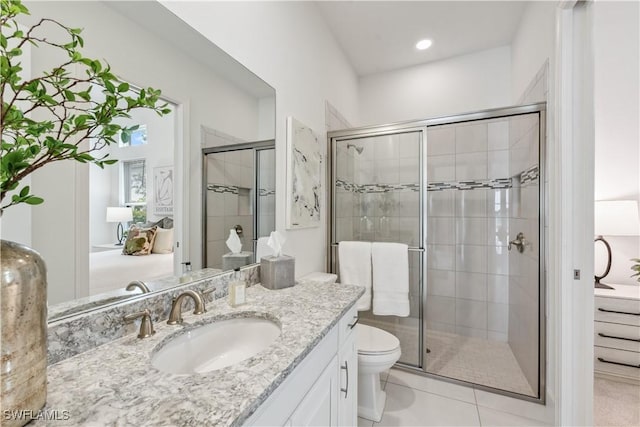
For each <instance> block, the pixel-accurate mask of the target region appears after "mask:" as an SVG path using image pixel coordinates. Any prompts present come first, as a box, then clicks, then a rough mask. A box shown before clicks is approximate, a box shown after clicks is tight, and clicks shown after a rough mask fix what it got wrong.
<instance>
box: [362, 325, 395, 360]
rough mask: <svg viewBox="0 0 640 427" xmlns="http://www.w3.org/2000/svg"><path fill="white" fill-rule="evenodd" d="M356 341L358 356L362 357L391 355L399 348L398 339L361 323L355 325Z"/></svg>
mask: <svg viewBox="0 0 640 427" xmlns="http://www.w3.org/2000/svg"><path fill="white" fill-rule="evenodd" d="M356 341H357V345H358V354H360V355H363V356H366V355H369V356H376V355H380V356H382V355H387V354H392V353H396V352H397V351H398V350H399V348H400V341H399V340H398V338H396V337H395V336H393V335H392V334H390V333H389V332H387V331H383V330H382V329H379V328H374V327H372V326H369V325H363V324H362V323H358V324H357V325H356Z"/></svg>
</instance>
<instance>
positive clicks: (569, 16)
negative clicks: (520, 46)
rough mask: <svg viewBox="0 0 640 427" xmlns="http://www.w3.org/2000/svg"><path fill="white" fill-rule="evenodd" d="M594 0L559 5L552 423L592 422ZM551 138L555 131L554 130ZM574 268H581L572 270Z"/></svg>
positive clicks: (552, 210) (552, 203)
mask: <svg viewBox="0 0 640 427" xmlns="http://www.w3.org/2000/svg"><path fill="white" fill-rule="evenodd" d="M591 9H592V3H591V2H577V1H573V0H572V1H561V2H559V3H558V8H557V12H556V23H557V37H556V49H555V59H556V66H555V73H556V79H555V81H556V90H555V96H554V99H553V108H554V109H555V112H556V114H555V115H554V116H555V126H554V127H555V129H554V131H555V135H556V138H557V143H553V144H552V147H551V151H550V156H549V163H550V164H549V169H550V181H549V197H550V199H549V217H550V229H549V231H550V232H549V236H550V239H551V241H550V254H549V256H550V258H549V261H550V270H549V278H550V283H554V284H555V286H553V288H552V290H551V291H552V294H551V295H550V298H551V299H552V301H553V302H552V304H550V306H551V308H552V309H553V313H549V315H550V316H551V317H552V318H553V319H554V321H553V323H552V324H553V329H554V330H553V331H552V333H553V334H554V339H553V341H554V343H553V344H554V347H555V348H554V353H553V354H552V355H551V356H552V357H553V358H554V364H555V367H556V370H557V372H556V375H555V384H554V389H555V393H556V395H555V398H556V405H555V424H556V425H592V424H593V351H594V350H593V317H594V316H593V306H594V296H593V274H594V273H593V269H594V268H593V209H594V192H593V189H594V174H593V167H594V153H595V137H594V128H593V115H594V108H593V51H592V32H593V25H592V16H591V14H592V11H591ZM551 140H552V141H553V138H551ZM576 273H577V276H575V274H576Z"/></svg>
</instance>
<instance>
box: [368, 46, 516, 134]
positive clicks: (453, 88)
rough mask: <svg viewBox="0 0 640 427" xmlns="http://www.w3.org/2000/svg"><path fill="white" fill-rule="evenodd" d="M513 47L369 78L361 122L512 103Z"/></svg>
mask: <svg viewBox="0 0 640 427" xmlns="http://www.w3.org/2000/svg"><path fill="white" fill-rule="evenodd" d="M510 64H511V53H510V48H509V46H504V47H499V48H495V49H489V50H484V51H480V52H476V53H472V54H469V55H462V56H457V57H454V58H450V59H446V60H443V61H436V62H432V63H428V64H424V65H417V66H414V67H408V68H404V69H401V70H396V71H390V72H385V73H379V74H372V75H369V76H364V77H362V78H361V79H360V123H361V124H363V125H373V124H384V123H392V122H398V121H406V120H412V119H426V118H431V117H438V116H444V115H450V114H458V113H464V112H470V111H478V110H485V109H488V108H497V107H504V106H506V105H509V100H510V99H509V97H510V93H511V71H510V68H511V67H510Z"/></svg>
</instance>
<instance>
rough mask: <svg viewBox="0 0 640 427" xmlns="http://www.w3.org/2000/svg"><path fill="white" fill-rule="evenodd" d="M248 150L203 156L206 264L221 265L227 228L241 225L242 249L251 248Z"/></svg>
mask: <svg viewBox="0 0 640 427" xmlns="http://www.w3.org/2000/svg"><path fill="white" fill-rule="evenodd" d="M252 187H253V153H252V150H239V151H229V152H225V153H215V154H209V155H208V156H207V188H208V190H207V217H208V218H207V230H206V233H207V266H208V267H212V268H222V255H224V254H226V253H227V252H229V250H228V248H227V246H226V244H225V242H226V240H227V238H228V237H229V230H230V229H231V228H233V227H234V226H235V225H241V226H242V228H243V230H244V233H243V237H241V239H240V240H241V241H242V249H243V250H246V251H253V246H252V244H253V243H252V240H251V239H252V236H253V219H252V218H253V217H252V211H251V209H252V207H251V197H252V191H253V190H252Z"/></svg>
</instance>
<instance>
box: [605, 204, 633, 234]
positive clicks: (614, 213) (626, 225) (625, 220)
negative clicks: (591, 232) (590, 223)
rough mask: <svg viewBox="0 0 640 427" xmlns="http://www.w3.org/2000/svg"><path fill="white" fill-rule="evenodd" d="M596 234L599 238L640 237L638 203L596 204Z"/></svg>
mask: <svg viewBox="0 0 640 427" xmlns="http://www.w3.org/2000/svg"><path fill="white" fill-rule="evenodd" d="M595 233H596V234H597V235H599V236H638V235H640V220H639V219H638V202H636V201H635V200H606V201H597V202H596V203H595Z"/></svg>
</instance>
